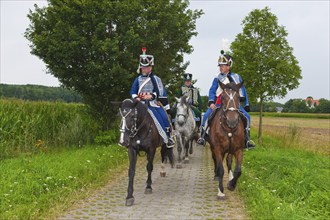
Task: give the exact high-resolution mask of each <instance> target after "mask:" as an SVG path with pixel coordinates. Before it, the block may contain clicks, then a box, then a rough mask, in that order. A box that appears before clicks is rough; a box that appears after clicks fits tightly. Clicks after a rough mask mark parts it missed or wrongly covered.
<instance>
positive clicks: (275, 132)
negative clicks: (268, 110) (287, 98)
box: [251, 114, 330, 155]
mask: <svg viewBox="0 0 330 220" xmlns="http://www.w3.org/2000/svg"><path fill="white" fill-rule="evenodd" d="M301 115H303V114H301ZM262 120H263V121H262V122H263V127H262V129H263V134H268V135H270V136H273V137H276V138H280V139H282V140H285V141H286V142H285V143H284V144H285V146H286V147H289V148H299V149H304V150H306V151H309V152H315V153H321V154H325V155H330V119H318V118H301V117H299V118H295V117H283V118H282V117H263V119H262ZM258 125H259V117H258V116H254V115H253V116H251V127H252V128H254V129H258ZM289 136H290V138H288V137H289Z"/></svg>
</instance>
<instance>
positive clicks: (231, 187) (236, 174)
mask: <svg viewBox="0 0 330 220" xmlns="http://www.w3.org/2000/svg"><path fill="white" fill-rule="evenodd" d="M242 159H243V149H240V150H237V151H236V152H235V161H236V165H235V170H234V178H233V179H232V180H231V181H229V182H228V185H227V188H228V189H229V190H231V191H233V190H234V189H235V187H236V183H237V179H238V178H239V177H240V175H241V167H242Z"/></svg>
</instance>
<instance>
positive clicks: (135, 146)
mask: <svg viewBox="0 0 330 220" xmlns="http://www.w3.org/2000/svg"><path fill="white" fill-rule="evenodd" d="M119 110H120V114H121V129H120V132H121V135H120V140H119V144H120V145H122V146H126V147H127V149H128V157H129V169H128V177H129V181H128V188H127V197H126V206H131V205H133V203H134V197H133V182H134V176H135V168H136V162H137V155H138V154H139V152H140V151H144V152H146V154H147V160H148V163H147V171H148V178H147V186H146V189H145V194H150V193H152V188H151V184H152V180H151V173H152V170H153V160H154V157H155V153H156V148H157V147H159V146H161V159H162V167H161V168H162V170H161V176H165V171H164V164H163V163H164V161H165V159H166V158H167V157H168V158H169V160H170V163H171V165H172V167H174V158H173V157H174V156H173V148H167V147H166V144H165V143H164V141H163V139H162V137H161V136H160V135H159V133H158V130H157V127H156V125H155V123H154V121H153V119H152V117H151V115H150V114H149V113H148V106H147V104H143V103H142V102H140V101H137V100H136V99H125V100H124V101H123V102H122V104H121V107H120V109H119Z"/></svg>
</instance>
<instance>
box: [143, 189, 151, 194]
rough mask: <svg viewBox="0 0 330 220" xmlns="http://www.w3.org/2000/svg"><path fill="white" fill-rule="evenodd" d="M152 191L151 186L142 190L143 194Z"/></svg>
mask: <svg viewBox="0 0 330 220" xmlns="http://www.w3.org/2000/svg"><path fill="white" fill-rule="evenodd" d="M151 193H152V189H151V188H146V189H145V190H144V194H151Z"/></svg>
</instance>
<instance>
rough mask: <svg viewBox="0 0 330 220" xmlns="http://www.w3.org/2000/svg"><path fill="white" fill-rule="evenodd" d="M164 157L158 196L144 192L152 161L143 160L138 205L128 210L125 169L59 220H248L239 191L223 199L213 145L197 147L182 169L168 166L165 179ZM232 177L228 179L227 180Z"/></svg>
mask: <svg viewBox="0 0 330 220" xmlns="http://www.w3.org/2000/svg"><path fill="white" fill-rule="evenodd" d="M175 151H176V149H175ZM175 153H176V152H175ZM159 158H160V156H159V152H157V157H156V159H155V161H154V171H153V175H152V180H153V184H152V188H153V193H152V194H148V195H147V194H144V189H145V182H146V178H147V171H146V166H145V165H146V162H145V161H146V158H145V156H143V157H139V158H138V164H137V172H136V175H135V183H134V194H133V195H134V197H135V202H134V205H133V206H131V207H126V206H125V198H126V191H127V184H128V177H127V170H125V171H124V172H123V173H122V174H120V175H119V176H117V178H116V179H114V180H111V182H110V183H109V184H108V185H107V186H105V187H104V188H102V189H100V190H98V191H96V192H95V194H94V195H92V196H91V197H90V198H89V199H87V200H86V201H83V202H81V203H79V204H77V205H75V206H74V207H72V208H71V209H70V210H68V211H67V213H64V214H63V216H62V217H60V218H59V219H116V220H117V219H134V220H135V219H161V220H163V219H178V220H181V219H247V218H248V216H247V215H246V211H245V209H244V204H243V203H242V201H241V199H240V197H239V196H238V195H237V193H236V192H235V191H234V192H231V191H229V190H227V188H225V194H226V199H225V200H218V199H217V197H216V195H217V193H218V189H217V188H218V183H217V182H216V181H214V180H213V176H214V173H213V161H212V157H211V152H210V149H209V147H201V146H195V147H194V153H193V154H192V155H190V161H189V163H188V164H183V168H182V169H177V168H170V165H168V164H167V165H166V171H167V175H166V177H160V174H159V173H160V159H159ZM227 179H228V177H227V176H225V182H226V181H227ZM238 184H239V183H238ZM226 185H227V183H225V186H226Z"/></svg>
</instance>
